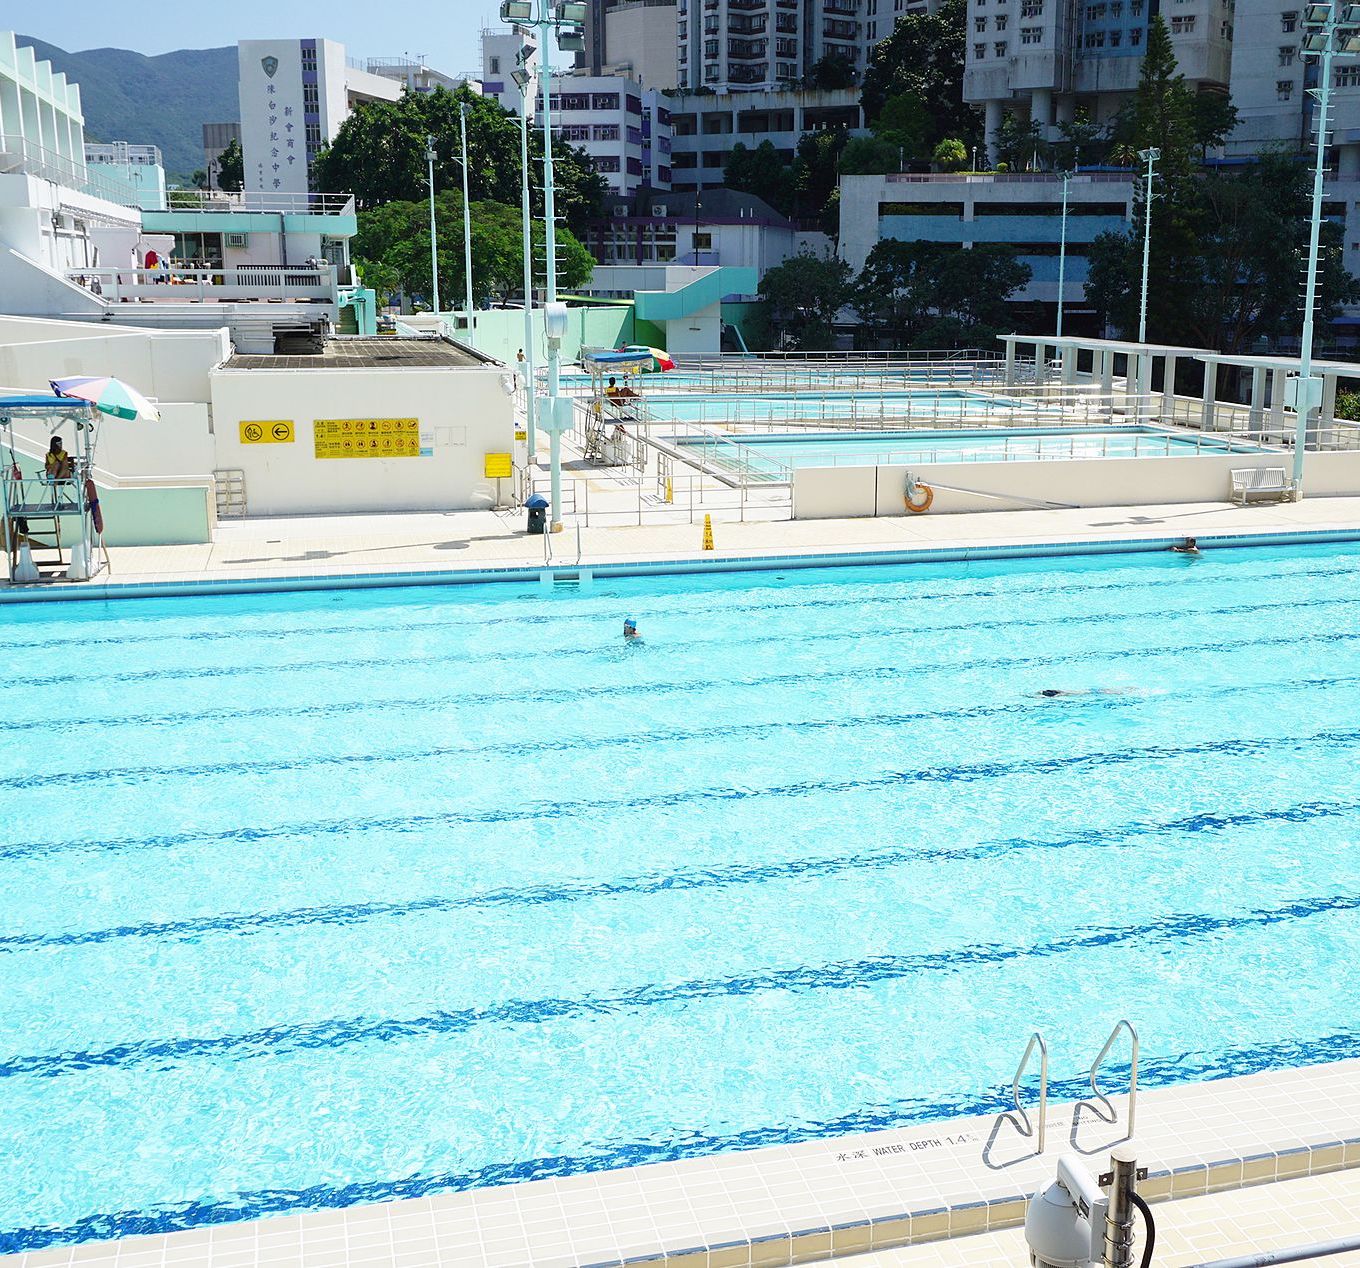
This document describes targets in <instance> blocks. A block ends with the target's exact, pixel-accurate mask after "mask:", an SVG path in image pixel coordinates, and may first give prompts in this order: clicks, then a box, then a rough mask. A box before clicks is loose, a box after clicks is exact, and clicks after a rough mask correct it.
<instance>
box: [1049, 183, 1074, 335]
mask: <svg viewBox="0 0 1360 1268" xmlns="http://www.w3.org/2000/svg"><path fill="white" fill-rule="evenodd" d="M1071 179H1072V173H1071V172H1064V173H1063V174H1062V185H1063V195H1062V229H1061V230H1060V231H1059V236H1058V326H1057V329H1056V330H1055V331H1054V332H1053V333H1054V336H1055V337H1056V338H1058V339H1061V338H1062V319H1063V299H1064V297H1065V296H1066V293H1067V292H1066V290H1065V289H1064V284H1065V282H1066V278H1067V185H1068V182H1069V181H1070V180H1071Z"/></svg>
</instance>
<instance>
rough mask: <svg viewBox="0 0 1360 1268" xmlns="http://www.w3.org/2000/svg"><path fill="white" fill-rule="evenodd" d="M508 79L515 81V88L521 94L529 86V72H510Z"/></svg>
mask: <svg viewBox="0 0 1360 1268" xmlns="http://www.w3.org/2000/svg"><path fill="white" fill-rule="evenodd" d="M510 78H511V79H513V80H514V81H515V87H516V88H518V89H519V90H520V92H523V91H524V90H525V89H526V88H528V86H529V72H528V71H524V70H512V71H511V72H510Z"/></svg>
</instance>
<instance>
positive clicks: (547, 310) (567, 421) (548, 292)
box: [501, 0, 586, 533]
mask: <svg viewBox="0 0 1360 1268" xmlns="http://www.w3.org/2000/svg"><path fill="white" fill-rule="evenodd" d="M585 20H586V5H585V4H584V3H583V2H582V0H501V21H502V22H509V23H510V24H511V25H513V26H515V27H516V28H519V29H524V28H529V27H532V28H533V29H534V30H535V31H536V32H537V33H538V41H537V42H538V47H539V67H538V73H539V77H540V78H541V79H542V80H543V228H544V234H543V237H544V247H545V251H544V255H545V257H546V260H545V265H546V269H545V271H546V274H547V276H546V278H545V283H544V297H543V325H544V333H545V334H546V335H547V340H548V396H547V400H546V402H545V408H544V410H543V412H542V413H541V415H540V422H541V423H542V425H543V426H544V427H546V428H547V429H548V435H549V441H550V444H549V451H548V463H549V469H550V474H551V483H552V490H551V502H552V506H551V511H550V514H549V519H550V522H551V528H552V531H553V532H555V533H556V532H560V531H561V528H562V433H563V432H564V431H565V430H566V429H567V428H568V427H569V426H570V425H571V408H572V401H571V398H570V397H563V396H562V395H561V370H562V337H563V335H564V334H565V333H566V324H567V323H566V305H564V304H559V303H558V302H557V212H556V206H555V204H554V201H553V151H552V98H551V94H552V50H551V47H550V46H549V44H548V35H549V32H550V31H555V32H556V35H557V47H558V48H560V49H561V50H562V51H563V52H580V51H581V50H583V49H584V48H585V34H584V25H585Z"/></svg>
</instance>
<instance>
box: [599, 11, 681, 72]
mask: <svg viewBox="0 0 1360 1268" xmlns="http://www.w3.org/2000/svg"><path fill="white" fill-rule="evenodd" d="M604 32H605V37H604V38H605V53H606V61H607V64H608V67H609V69H610V70H614V71H617V72H618V73H621V74H626V75H630V76H632V78H633V79H636V80H637V81H638V82H639V83H641V84H643V85H644V86H645V87H647V88H655V89H657V90H663V89H670V88H675V87H677V86H678V84H679V80H678V78H677V75H676V61H675V54H676V42H677V37H676V6H675V5H673V4H669V5H658V4H630V3H627V2H626V0H625V3H622V4H620V5H618V6H617V7H615V8H613V9H607V10H606V11H605V15H604Z"/></svg>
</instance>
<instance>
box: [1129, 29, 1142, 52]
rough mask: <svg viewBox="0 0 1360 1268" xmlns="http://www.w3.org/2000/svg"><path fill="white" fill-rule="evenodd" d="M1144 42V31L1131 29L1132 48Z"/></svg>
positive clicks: (1130, 40)
mask: <svg viewBox="0 0 1360 1268" xmlns="http://www.w3.org/2000/svg"><path fill="white" fill-rule="evenodd" d="M1142 42H1143V33H1142V31H1130V32H1129V47H1130V48H1137V47H1138V46H1139V45H1140V44H1141V43H1142Z"/></svg>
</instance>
